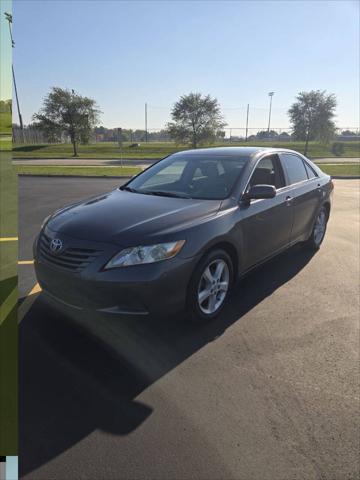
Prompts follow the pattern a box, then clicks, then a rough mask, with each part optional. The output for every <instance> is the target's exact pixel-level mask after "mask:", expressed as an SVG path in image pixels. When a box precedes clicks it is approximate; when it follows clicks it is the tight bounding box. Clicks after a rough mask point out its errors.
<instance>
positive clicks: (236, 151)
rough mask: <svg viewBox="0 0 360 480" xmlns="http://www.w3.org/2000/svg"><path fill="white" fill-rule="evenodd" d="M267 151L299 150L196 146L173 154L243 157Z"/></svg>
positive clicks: (287, 150)
mask: <svg viewBox="0 0 360 480" xmlns="http://www.w3.org/2000/svg"><path fill="white" fill-rule="evenodd" d="M264 151H268V152H269V153H271V152H274V153H276V152H280V151H285V152H292V153H296V154H298V153H299V152H295V151H294V150H289V149H287V148H273V147H256V146H252V147H211V148H197V149H195V150H183V151H181V152H177V153H176V154H175V155H177V154H179V153H181V154H182V155H201V154H204V153H206V154H209V153H210V154H213V155H226V156H234V157H239V156H245V157H253V156H255V155H256V154H258V153H260V152H264Z"/></svg>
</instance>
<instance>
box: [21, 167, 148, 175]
mask: <svg viewBox="0 0 360 480" xmlns="http://www.w3.org/2000/svg"><path fill="white" fill-rule="evenodd" d="M15 169H16V172H17V173H18V174H20V175H79V176H84V177H88V176H96V177H132V176H133V175H136V174H137V173H139V172H141V168H138V167H103V166H94V167H68V166H54V167H53V166H22V165H19V166H16V167H15Z"/></svg>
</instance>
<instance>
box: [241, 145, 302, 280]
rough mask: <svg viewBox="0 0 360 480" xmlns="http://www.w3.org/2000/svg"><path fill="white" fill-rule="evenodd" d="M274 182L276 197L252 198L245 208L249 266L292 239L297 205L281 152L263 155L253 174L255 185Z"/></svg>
mask: <svg viewBox="0 0 360 480" xmlns="http://www.w3.org/2000/svg"><path fill="white" fill-rule="evenodd" d="M258 184H261V185H273V186H274V187H275V188H276V195H275V197H274V198H270V199H261V200H251V202H250V204H249V205H243V206H242V207H241V209H242V220H241V226H242V235H243V248H244V249H245V252H244V256H243V259H244V262H245V265H244V268H245V270H246V269H248V268H250V267H252V266H254V265H256V264H257V263H259V262H261V261H263V260H264V259H266V258H267V257H270V256H272V255H273V254H275V253H277V252H279V251H280V250H282V249H283V248H284V247H286V246H287V245H288V244H289V242H290V234H291V227H292V222H293V206H292V202H291V199H290V198H289V193H288V192H287V188H286V186H285V176H284V172H283V170H282V166H281V164H280V160H279V157H278V156H277V155H269V156H266V157H264V158H262V159H261V160H260V161H259V162H258V164H257V166H256V168H255V170H254V172H253V173H252V175H251V178H250V181H249V184H248V189H249V188H250V187H252V186H253V185H258Z"/></svg>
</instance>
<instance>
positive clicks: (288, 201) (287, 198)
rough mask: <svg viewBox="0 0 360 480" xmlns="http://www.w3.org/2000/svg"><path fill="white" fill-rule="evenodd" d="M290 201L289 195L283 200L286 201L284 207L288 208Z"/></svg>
mask: <svg viewBox="0 0 360 480" xmlns="http://www.w3.org/2000/svg"><path fill="white" fill-rule="evenodd" d="M292 199H293V198H292V197H290V196H289V195H288V196H287V197H286V198H285V200H286V205H287V206H288V207H290V205H291V202H292Z"/></svg>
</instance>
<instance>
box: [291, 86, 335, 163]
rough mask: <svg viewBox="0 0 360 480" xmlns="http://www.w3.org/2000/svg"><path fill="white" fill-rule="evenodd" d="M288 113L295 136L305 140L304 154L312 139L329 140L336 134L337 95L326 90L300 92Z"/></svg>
mask: <svg viewBox="0 0 360 480" xmlns="http://www.w3.org/2000/svg"><path fill="white" fill-rule="evenodd" d="M296 99H297V102H295V103H294V104H293V105H292V106H291V107H290V109H289V111H288V114H289V117H290V122H291V124H292V128H293V134H294V138H295V139H297V140H305V151H304V155H306V154H307V151H308V144H309V141H310V140H321V141H325V142H328V141H329V140H330V139H331V138H332V137H333V136H334V134H335V124H334V122H333V117H334V116H335V108H336V97H335V95H334V94H326V91H320V90H311V91H310V92H300V93H299V94H298V96H297V97H296Z"/></svg>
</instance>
